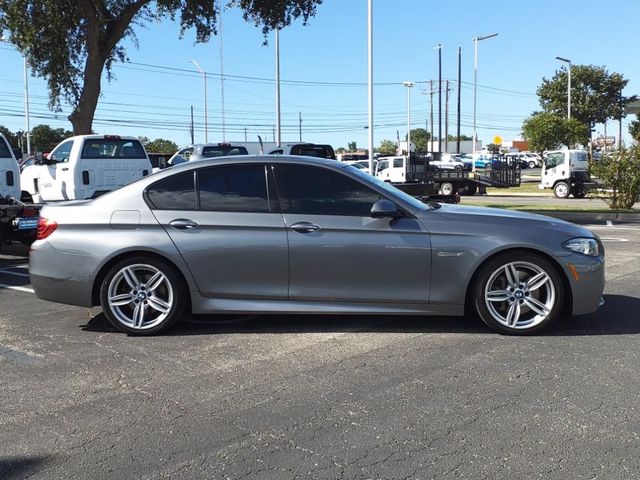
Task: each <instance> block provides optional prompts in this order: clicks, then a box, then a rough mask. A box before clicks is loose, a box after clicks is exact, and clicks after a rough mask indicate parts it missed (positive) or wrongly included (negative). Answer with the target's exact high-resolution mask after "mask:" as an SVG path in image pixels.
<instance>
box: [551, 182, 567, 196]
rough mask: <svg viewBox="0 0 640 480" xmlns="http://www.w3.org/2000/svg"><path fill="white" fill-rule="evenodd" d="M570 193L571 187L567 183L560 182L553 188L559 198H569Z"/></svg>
mask: <svg viewBox="0 0 640 480" xmlns="http://www.w3.org/2000/svg"><path fill="white" fill-rule="evenodd" d="M569 193H570V190H569V185H567V183H566V182H558V183H556V184H555V186H554V187H553V194H554V195H555V196H556V197H558V198H568V197H569Z"/></svg>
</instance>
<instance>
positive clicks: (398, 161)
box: [393, 158, 402, 168]
mask: <svg viewBox="0 0 640 480" xmlns="http://www.w3.org/2000/svg"><path fill="white" fill-rule="evenodd" d="M393 168H402V159H401V158H396V159H395V160H394V161H393Z"/></svg>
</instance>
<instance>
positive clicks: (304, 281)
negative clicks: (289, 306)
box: [274, 163, 431, 304]
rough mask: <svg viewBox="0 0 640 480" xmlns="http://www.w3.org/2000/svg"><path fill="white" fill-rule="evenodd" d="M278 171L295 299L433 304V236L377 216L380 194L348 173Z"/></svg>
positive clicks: (412, 222)
mask: <svg viewBox="0 0 640 480" xmlns="http://www.w3.org/2000/svg"><path fill="white" fill-rule="evenodd" d="M345 168H346V167H345ZM274 169H275V178H276V183H277V187H278V194H279V197H280V203H281V208H282V212H283V216H284V220H285V225H286V228H287V233H288V239H289V264H290V277H289V278H290V280H289V299H290V300H308V301H334V302H347V301H351V302H366V303H386V302H393V303H412V304H416V303H427V302H428V300H429V281H430V262H431V260H430V239H429V235H428V232H427V231H426V228H425V227H424V226H423V225H422V224H421V223H420V222H419V221H418V220H416V219H415V218H412V217H411V216H410V215H406V216H404V217H402V218H397V219H390V218H372V217H371V214H370V212H371V207H372V205H373V204H374V203H375V202H376V201H377V200H379V199H380V198H383V197H382V196H381V194H379V193H377V192H376V191H375V190H373V189H372V188H371V187H370V186H368V185H366V184H365V183H363V182H361V181H360V180H356V179H355V178H352V177H350V176H348V175H347V174H345V173H344V172H341V171H338V170H333V169H329V168H328V167H321V166H307V165H304V166H302V165H293V164H282V163H281V164H276V165H274Z"/></svg>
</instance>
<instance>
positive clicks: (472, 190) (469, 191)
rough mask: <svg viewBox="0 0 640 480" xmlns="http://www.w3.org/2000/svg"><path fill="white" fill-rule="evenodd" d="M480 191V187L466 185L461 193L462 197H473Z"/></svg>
mask: <svg viewBox="0 0 640 480" xmlns="http://www.w3.org/2000/svg"><path fill="white" fill-rule="evenodd" d="M477 191H478V186H477V185H476V184H475V183H474V184H471V185H466V186H465V187H464V188H463V189H462V190H461V191H460V195H465V196H472V195H475V194H476V192H477Z"/></svg>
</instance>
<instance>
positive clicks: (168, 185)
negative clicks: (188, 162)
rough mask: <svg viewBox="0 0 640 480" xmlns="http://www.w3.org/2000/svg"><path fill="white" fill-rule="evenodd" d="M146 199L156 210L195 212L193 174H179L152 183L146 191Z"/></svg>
mask: <svg viewBox="0 0 640 480" xmlns="http://www.w3.org/2000/svg"><path fill="white" fill-rule="evenodd" d="M147 198H148V199H149V201H150V202H151V204H152V205H153V207H154V208H155V209H156V210H195V209H196V191H195V188H194V175H193V172H192V171H191V172H185V173H180V174H178V175H174V176H172V177H169V178H166V179H164V180H160V181H159V182H157V183H154V184H153V185H151V187H149V189H148V190H147Z"/></svg>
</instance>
